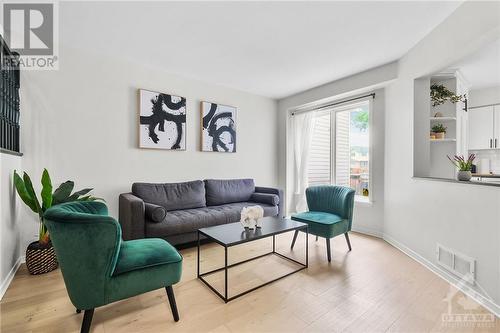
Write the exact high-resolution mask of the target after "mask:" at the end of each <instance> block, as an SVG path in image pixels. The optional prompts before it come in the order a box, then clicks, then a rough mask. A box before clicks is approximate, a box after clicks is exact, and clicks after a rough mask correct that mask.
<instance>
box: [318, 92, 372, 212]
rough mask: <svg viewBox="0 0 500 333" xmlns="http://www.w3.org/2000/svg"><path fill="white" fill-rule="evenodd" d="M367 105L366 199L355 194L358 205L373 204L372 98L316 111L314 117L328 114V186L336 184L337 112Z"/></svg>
mask: <svg viewBox="0 0 500 333" xmlns="http://www.w3.org/2000/svg"><path fill="white" fill-rule="evenodd" d="M365 104H367V105H368V114H369V116H368V129H369V131H368V156H369V158H368V197H365V196H362V195H358V194H356V195H355V196H354V200H355V201H356V202H358V203H366V204H372V203H373V178H372V176H373V157H374V156H373V98H370V97H367V98H364V99H360V100H359V101H356V102H349V103H346V104H343V105H339V106H334V107H330V108H328V109H325V110H321V111H317V113H316V115H315V116H321V115H324V114H326V113H329V114H330V184H335V182H336V179H337V178H336V171H337V167H336V159H337V155H336V143H337V141H336V140H337V135H336V134H337V122H336V119H337V112H342V111H347V110H350V109H354V108H356V106H359V105H365Z"/></svg>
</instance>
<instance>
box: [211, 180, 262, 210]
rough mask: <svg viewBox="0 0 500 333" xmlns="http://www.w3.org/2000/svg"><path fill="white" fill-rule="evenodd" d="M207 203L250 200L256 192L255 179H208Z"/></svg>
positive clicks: (219, 203)
mask: <svg viewBox="0 0 500 333" xmlns="http://www.w3.org/2000/svg"><path fill="white" fill-rule="evenodd" d="M205 191H206V195H207V200H206V202H207V205H208V206H217V205H224V204H228V203H232V202H242V201H248V200H249V199H250V197H251V196H252V194H253V193H254V192H255V183H254V181H253V179H206V180H205Z"/></svg>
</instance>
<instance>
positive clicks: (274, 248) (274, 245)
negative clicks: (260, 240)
mask: <svg viewBox="0 0 500 333" xmlns="http://www.w3.org/2000/svg"><path fill="white" fill-rule="evenodd" d="M274 252H276V236H275V235H273V253H274Z"/></svg>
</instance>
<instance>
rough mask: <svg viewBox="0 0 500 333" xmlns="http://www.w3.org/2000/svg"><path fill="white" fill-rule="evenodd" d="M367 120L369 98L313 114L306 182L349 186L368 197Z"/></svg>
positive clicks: (368, 142)
mask: <svg viewBox="0 0 500 333" xmlns="http://www.w3.org/2000/svg"><path fill="white" fill-rule="evenodd" d="M369 120H370V102H369V101H365V102H361V103H356V104H349V105H346V106H342V107H338V108H333V109H330V110H328V111H322V112H319V113H318V114H317V115H316V118H315V123H314V131H313V136H312V140H311V149H310V153H309V158H308V161H307V166H308V181H309V185H322V184H337V185H343V186H349V187H351V188H353V189H354V190H355V191H356V196H357V197H358V198H361V197H365V198H367V197H369V195H370V132H369V131H370V126H369V124H370V121H369ZM332 134H334V135H332Z"/></svg>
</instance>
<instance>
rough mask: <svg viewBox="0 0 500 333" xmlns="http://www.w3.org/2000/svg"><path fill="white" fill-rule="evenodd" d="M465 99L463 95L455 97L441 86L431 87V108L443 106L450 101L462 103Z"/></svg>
mask: <svg viewBox="0 0 500 333" xmlns="http://www.w3.org/2000/svg"><path fill="white" fill-rule="evenodd" d="M465 98H466V96H465V95H455V93H453V92H452V91H451V90H449V89H448V88H446V87H445V86H444V85H442V84H433V85H431V101H432V106H438V105H441V104H444V103H445V102H446V101H450V102H451V103H457V102H464V101H465Z"/></svg>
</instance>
